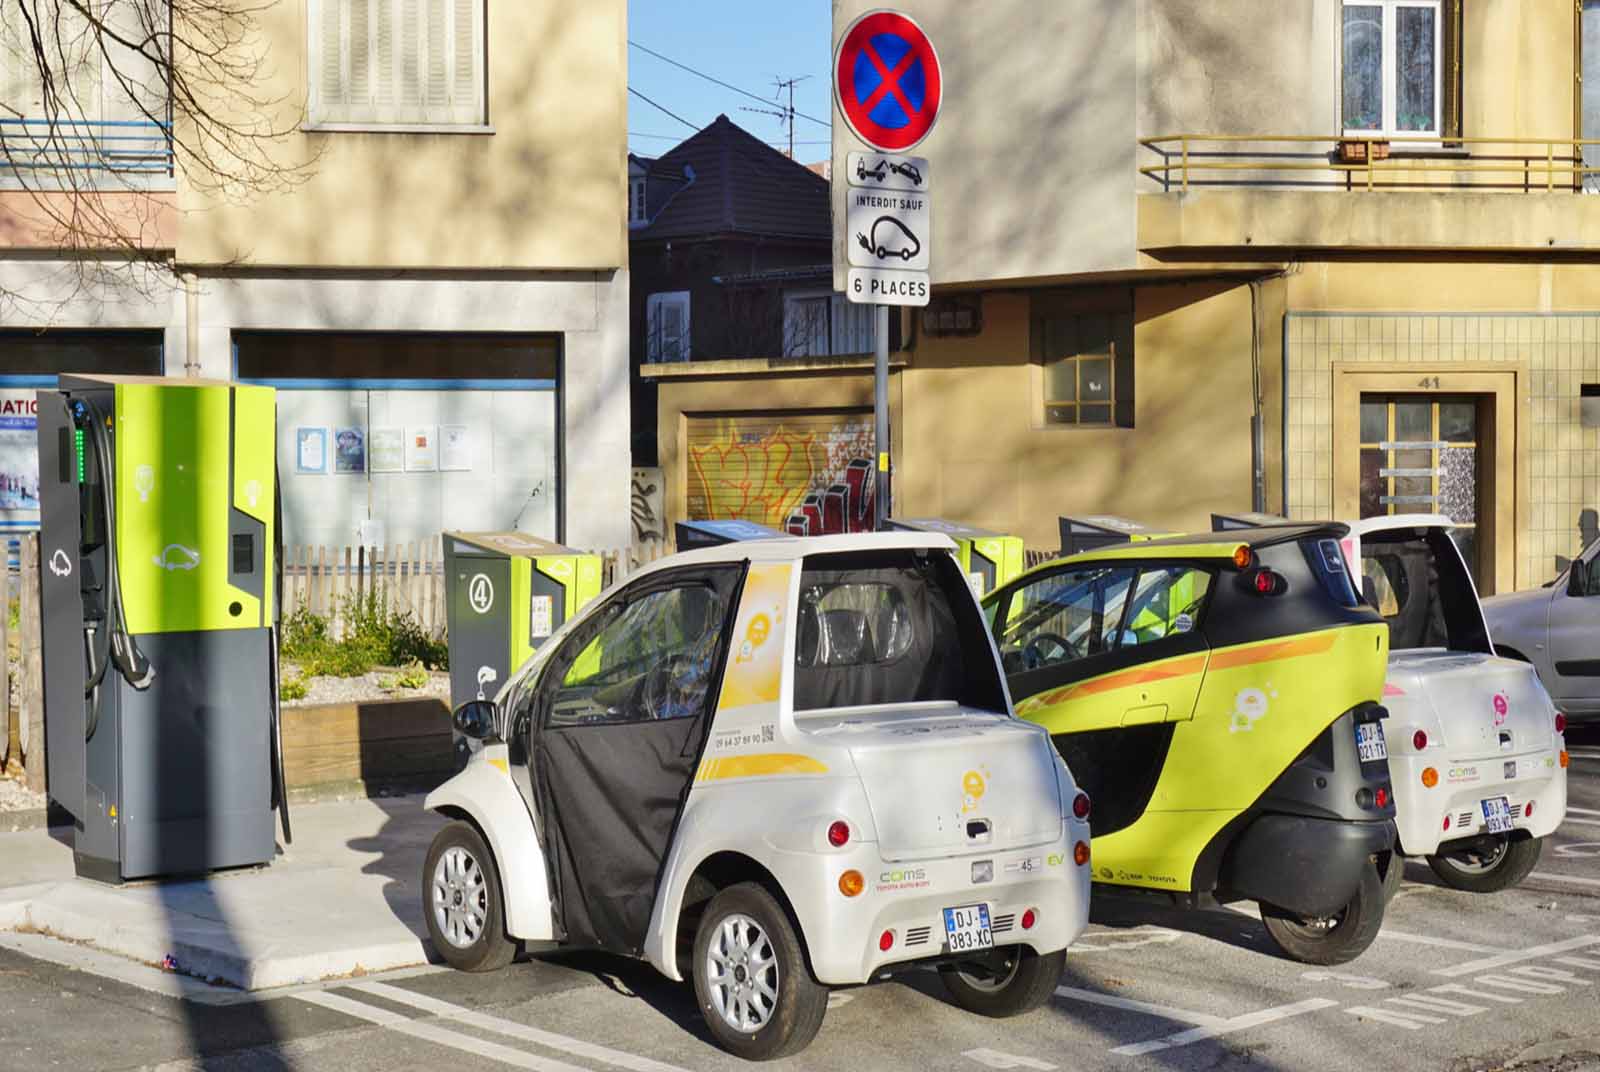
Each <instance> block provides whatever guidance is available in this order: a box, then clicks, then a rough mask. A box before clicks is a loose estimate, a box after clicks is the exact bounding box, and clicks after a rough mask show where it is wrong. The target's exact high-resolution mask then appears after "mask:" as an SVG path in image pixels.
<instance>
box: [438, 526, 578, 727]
mask: <svg viewBox="0 0 1600 1072" xmlns="http://www.w3.org/2000/svg"><path fill="white" fill-rule="evenodd" d="M444 576H445V589H446V591H445V614H446V620H447V624H448V626H449V629H450V706H451V707H452V708H455V707H459V706H461V705H462V704H464V703H466V702H467V701H468V700H478V699H493V698H494V694H495V693H497V692H499V691H500V686H501V685H502V684H504V682H505V680H506V678H507V677H508V676H510V674H511V672H512V671H514V670H515V669H516V668H517V667H519V666H521V665H522V664H523V663H524V662H526V661H527V659H528V657H529V656H531V655H532V654H533V653H534V652H535V651H537V650H538V649H539V647H540V646H541V645H542V644H543V643H544V642H545V641H546V640H547V639H549V637H550V635H551V634H553V633H554V632H555V631H556V630H557V629H560V628H561V627H562V626H563V625H565V624H566V622H567V619H569V618H571V617H572V616H573V615H575V614H577V613H578V611H579V610H581V609H582V608H583V607H584V605H585V604H587V603H588V602H589V601H590V600H591V599H593V598H594V597H595V596H597V595H599V594H600V556H599V555H596V554H589V553H587V552H584V551H574V550H573V549H572V548H570V547H563V546H562V545H561V544H558V543H552V542H551V541H549V540H541V539H539V538H538V537H537V536H529V535H528V534H527V533H525V532H447V533H445V534H444ZM466 740H467V739H466V738H464V737H462V736H461V735H460V734H457V735H456V750H457V755H458V758H464V757H465V755H466Z"/></svg>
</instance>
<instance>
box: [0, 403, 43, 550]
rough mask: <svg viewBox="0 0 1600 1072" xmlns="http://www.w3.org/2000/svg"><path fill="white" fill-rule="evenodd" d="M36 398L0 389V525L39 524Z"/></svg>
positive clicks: (37, 413) (28, 526) (27, 526)
mask: <svg viewBox="0 0 1600 1072" xmlns="http://www.w3.org/2000/svg"><path fill="white" fill-rule="evenodd" d="M38 415H39V402H38V399H37V398H36V397H35V396H34V394H33V392H32V391H0V528H8V529H12V528H32V527H34V526H36V525H38V524H39V432H38V427H39V416H38Z"/></svg>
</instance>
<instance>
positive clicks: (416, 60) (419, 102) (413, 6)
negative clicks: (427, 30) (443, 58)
mask: <svg viewBox="0 0 1600 1072" xmlns="http://www.w3.org/2000/svg"><path fill="white" fill-rule="evenodd" d="M400 27H401V29H400V110H401V114H403V115H405V116H407V117H418V118H420V117H421V115H422V110H423V104H424V102H423V99H422V46H423V33H422V0H400ZM413 121H415V120H413Z"/></svg>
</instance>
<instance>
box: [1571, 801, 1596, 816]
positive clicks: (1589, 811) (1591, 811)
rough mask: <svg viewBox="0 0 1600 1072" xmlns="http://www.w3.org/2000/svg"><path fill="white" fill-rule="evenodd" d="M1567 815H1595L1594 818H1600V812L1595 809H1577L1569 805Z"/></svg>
mask: <svg viewBox="0 0 1600 1072" xmlns="http://www.w3.org/2000/svg"><path fill="white" fill-rule="evenodd" d="M1567 814H1569V815H1594V816H1600V810H1597V809H1595V808H1576V807H1573V806H1572V805H1571V804H1568V805H1567Z"/></svg>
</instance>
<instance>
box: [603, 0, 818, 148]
mask: <svg viewBox="0 0 1600 1072" xmlns="http://www.w3.org/2000/svg"><path fill="white" fill-rule="evenodd" d="M832 21H833V5H832V4H831V3H830V2H829V0H629V3H628V38H629V40H630V41H634V42H637V43H638V44H640V45H643V46H645V47H646V48H650V49H653V50H654V51H656V52H659V53H661V54H662V55H664V56H668V57H670V58H671V59H674V60H676V61H678V62H679V63H682V64H684V65H685V66H688V67H693V68H695V69H696V70H698V71H702V72H704V73H705V74H708V75H711V76H712V77H714V78H718V79H721V80H722V81H724V82H727V83H729V84H730V85H733V86H737V87H739V88H740V89H743V90H747V91H749V92H750V93H753V94H755V95H756V96H759V97H764V98H767V99H768V100H771V98H772V96H773V94H774V92H775V90H774V86H773V80H774V79H777V78H784V79H787V78H795V77H799V76H802V75H809V76H810V77H809V78H807V80H806V81H804V82H801V83H800V84H799V85H797V86H796V87H795V92H794V107H795V110H796V111H798V112H805V113H807V114H808V115H812V116H815V117H816V118H818V119H823V120H831V119H832V114H833V113H832V108H833V104H832V96H831V94H830V93H829V89H828V65H829V63H830V61H831V59H832V57H831V54H830V46H831V41H830V37H831V28H832ZM628 85H629V87H630V88H632V89H635V90H637V91H639V92H640V93H643V94H644V95H645V96H647V97H649V98H650V99H651V100H653V101H656V102H657V103H659V104H660V105H662V106H663V107H665V108H667V109H669V110H671V111H673V112H675V113H677V114H678V115H679V116H682V117H683V118H684V119H686V120H688V121H689V122H691V123H693V124H694V125H695V128H696V129H698V128H699V127H703V126H705V125H707V124H709V123H710V122H711V121H712V120H713V119H715V118H716V117H717V115H718V114H719V113H720V114H726V115H727V117H728V118H729V119H731V120H733V121H734V122H735V123H737V124H739V125H740V126H741V127H743V128H744V129H746V130H748V131H750V133H752V134H754V135H756V136H757V137H758V138H760V139H761V140H762V141H767V142H774V143H776V142H780V141H785V139H786V132H785V127H784V125H783V124H782V123H781V122H780V121H779V120H778V119H777V118H776V117H774V116H767V115H758V114H756V113H755V112H747V111H743V110H741V106H744V105H748V106H749V107H751V108H760V107H762V104H761V103H760V102H758V101H754V100H751V99H750V98H749V97H745V96H741V95H740V94H738V93H736V92H734V91H733V90H729V89H723V88H722V87H720V86H717V85H713V84H712V83H710V82H707V81H705V80H704V79H702V78H697V77H696V76H694V75H692V74H690V73H688V72H687V71H683V70H679V69H678V68H676V67H673V66H672V65H671V64H668V63H664V62H663V61H661V60H659V59H657V58H656V57H654V56H651V55H649V54H647V53H645V52H642V51H640V50H639V49H637V48H634V47H632V46H630V47H629V48H628ZM768 107H776V105H768ZM693 132H694V131H693V130H691V129H690V127H688V126H685V125H684V124H683V123H680V122H678V121H677V120H676V119H673V118H671V117H670V116H667V115H665V114H663V113H662V112H660V111H658V110H657V109H655V108H653V107H651V106H650V105H648V104H646V103H645V102H644V101H642V100H640V99H639V98H638V97H636V96H634V95H632V94H629V96H628V148H629V149H630V150H632V151H633V152H636V153H641V154H644V155H646V156H659V155H661V154H662V153H664V152H666V151H667V150H668V149H670V148H672V147H673V146H674V145H676V144H677V143H678V142H679V141H681V140H683V139H684V138H686V137H688V136H689V135H690V134H692V133H693ZM644 135H665V137H646V136H644ZM794 136H795V156H797V157H799V158H800V159H801V160H802V161H805V162H808V163H809V162H811V161H815V160H825V159H827V157H828V153H829V149H828V144H827V142H828V128H827V127H825V126H822V125H820V124H817V123H813V122H810V121H808V120H806V119H797V120H796V121H795V135H794ZM805 143H809V144H805ZM784 147H785V148H786V147H787V143H786V142H785V145H784Z"/></svg>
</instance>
